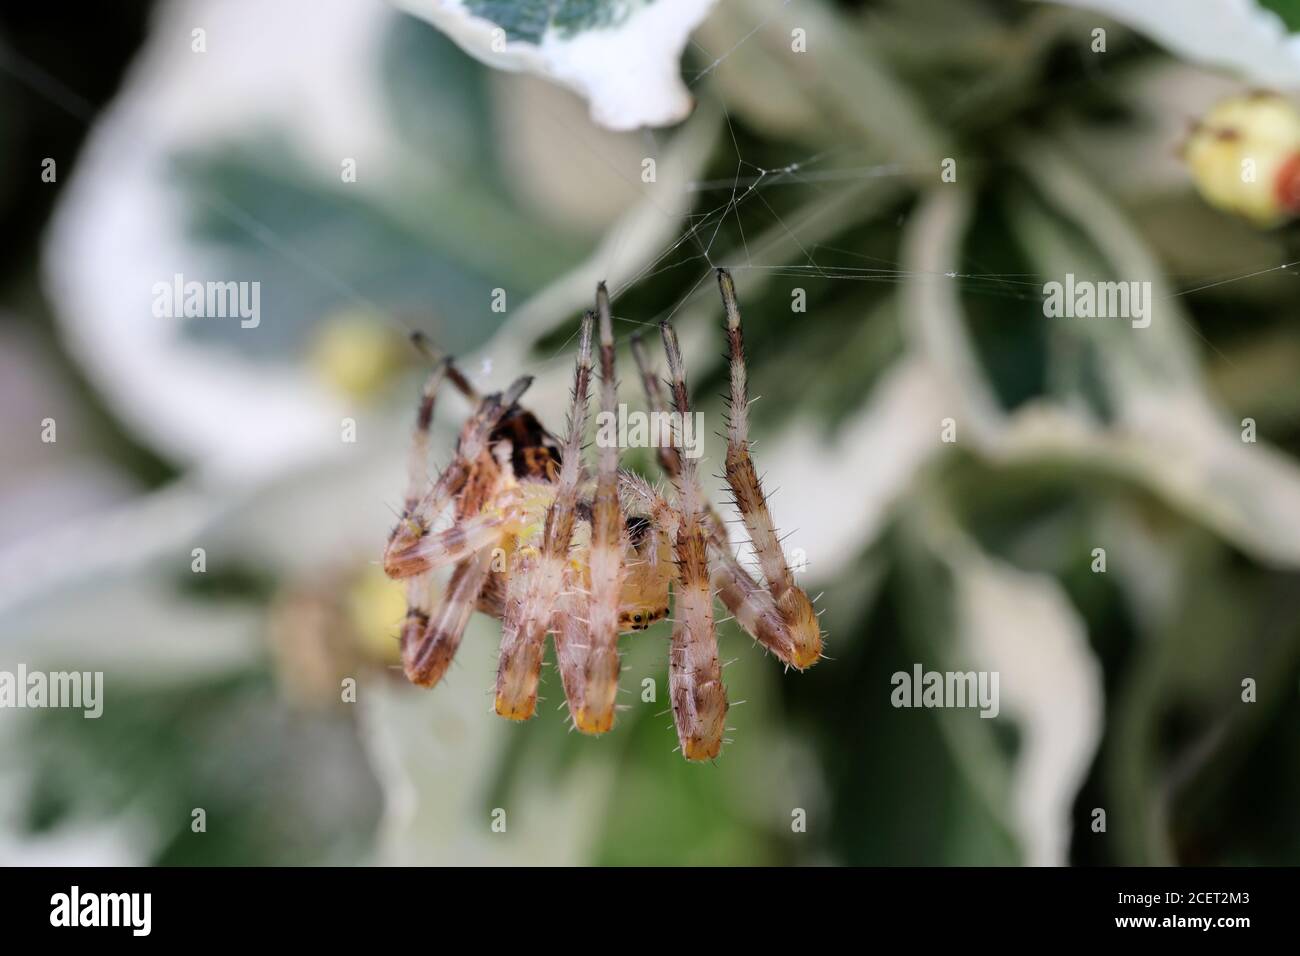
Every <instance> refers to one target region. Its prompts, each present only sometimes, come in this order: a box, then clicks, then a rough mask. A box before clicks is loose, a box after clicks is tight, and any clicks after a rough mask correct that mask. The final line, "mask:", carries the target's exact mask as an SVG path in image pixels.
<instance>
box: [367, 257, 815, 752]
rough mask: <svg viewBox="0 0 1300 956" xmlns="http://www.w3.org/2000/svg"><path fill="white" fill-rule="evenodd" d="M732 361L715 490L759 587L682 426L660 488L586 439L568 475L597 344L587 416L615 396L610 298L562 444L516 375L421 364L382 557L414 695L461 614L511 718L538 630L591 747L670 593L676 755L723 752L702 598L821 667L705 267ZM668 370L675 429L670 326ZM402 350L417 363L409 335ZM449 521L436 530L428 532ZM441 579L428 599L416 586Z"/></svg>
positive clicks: (728, 308)
mask: <svg viewBox="0 0 1300 956" xmlns="http://www.w3.org/2000/svg"><path fill="white" fill-rule="evenodd" d="M717 279H718V286H719V289H720V291H721V294H722V301H723V305H724V307H725V312H726V332H727V342H728V347H729V353H730V369H731V387H730V414H729V415H728V417H727V454H726V475H725V477H726V481H727V484H728V486H729V487H730V489H731V493H732V498H733V504H734V506H735V507H736V509H737V510H738V512H739V514H740V517H741V519H742V520H743V522H744V524H745V527H746V530H747V532H748V534H749V538H750V540H751V542H752V543H753V546H754V552H755V554H756V556H757V559H758V563H759V567H760V569H761V571H762V580H761V581H759V580H756V579H755V578H754V577H753V576H751V574H750V573H749V571H748V570H747V569H746V568H745V567H744V566H742V564H741V563H740V561H739V560H738V559H737V558H736V555H735V554H734V552H733V551H732V548H731V545H730V542H729V540H728V535H727V533H726V529H725V526H724V524H723V522H722V520H721V519H720V518H719V516H718V514H717V513H716V511H715V510H714V509H713V507H712V506H711V505H710V504H709V502H708V500H707V499H706V497H705V495H704V493H703V491H702V489H701V485H700V478H699V475H698V473H697V464H696V462H695V461H694V460H693V459H692V458H691V457H690V456H689V455H687V454H684V453H683V445H682V435H681V432H680V429H674V432H673V442H672V444H671V446H669V447H660V448H659V449H658V458H659V463H660V465H661V467H662V468H663V470H664V471H665V472H666V473H667V475H668V477H669V479H670V484H671V492H668V491H660V490H658V489H657V488H655V487H654V486H652V485H651V484H650V483H649V482H647V481H646V480H644V479H643V478H641V477H639V476H637V475H635V474H632V473H629V472H624V471H620V469H619V450H618V448H617V447H616V446H615V445H614V444H613V443H608V442H606V443H602V444H601V445H600V447H599V448H598V451H597V462H596V472H595V477H594V479H592V478H591V476H590V475H589V474H588V473H587V472H586V471H585V470H584V467H583V463H582V448H583V435H584V431H585V428H586V425H587V418H588V393H589V391H590V387H591V377H592V339H593V332H594V330H595V329H596V328H597V327H598V329H599V343H600V407H601V410H602V411H603V412H609V413H613V412H614V410H615V403H616V400H617V391H618V384H617V381H616V378H615V350H614V335H613V329H612V318H611V315H610V303H609V295H608V292H607V291H606V288H605V285H604V283H601V284H600V285H599V286H598V287H597V291H596V308H595V309H594V311H588V312H587V313H586V314H585V315H584V317H583V319H582V325H581V329H580V332H579V342H578V355H577V363H576V368H575V371H574V382H573V394H572V406H571V409H570V412H569V423H568V433H567V435H566V437H565V440H564V442H563V445H561V444H560V443H559V442H557V440H556V439H555V438H554V437H553V436H552V435H551V433H549V432H548V431H547V430H546V429H545V428H543V427H542V425H541V423H540V422H539V421H538V419H537V418H536V417H535V416H534V415H533V413H532V412H530V411H528V410H527V409H525V408H524V407H523V406H521V405H520V404H519V400H520V398H521V397H522V396H523V394H524V392H525V391H526V390H527V388H528V386H529V385H530V384H531V379H530V378H528V377H523V378H520V379H517V380H516V381H515V382H514V383H513V384H511V385H510V387H509V388H507V389H506V390H505V391H504V392H503V393H495V394H491V395H485V396H484V395H480V394H478V392H477V391H476V390H475V389H474V387H473V386H472V385H471V384H470V383H469V381H468V380H467V379H466V378H465V377H464V375H462V374H461V373H460V372H459V371H458V370H457V369H456V367H455V365H454V364H453V362H452V360H451V359H450V358H449V357H442V358H438V357H437V356H436V355H435V356H434V358H435V364H434V368H433V371H432V372H431V374H430V376H429V379H428V381H427V383H426V384H425V386H424V390H423V392H422V394H421V397H420V402H419V410H418V414H417V416H416V428H415V433H414V438H413V440H412V446H411V457H410V474H409V485H408V488H407V494H406V500H405V505H404V509H403V512H402V515H401V518H400V520H399V521H398V523H397V526H396V527H395V528H394V529H393V531H392V533H391V534H390V536H389V539H388V544H387V547H386V548H385V551H384V570H385V571H386V572H387V574H388V575H389V576H390V577H392V578H398V579H404V580H405V581H406V582H407V585H406V587H407V603H408V610H407V614H406V619H405V620H404V622H403V624H402V629H401V637H400V641H401V652H402V665H403V669H404V671H405V673H406V676H407V678H408V679H409V680H410V681H411V682H412V683H415V684H418V685H421V686H425V687H432V686H433V685H434V684H436V683H438V681H439V680H440V679H441V678H442V676H443V674H445V673H446V671H447V668H448V666H449V665H450V664H451V661H452V658H453V656H454V655H455V653H456V649H457V647H458V646H459V645H460V641H461V637H462V635H463V634H464V631H465V626H466V624H467V623H468V621H469V617H470V614H471V613H472V612H473V611H474V610H475V609H476V608H477V609H478V610H479V611H482V612H483V613H486V614H489V615H491V616H492V617H495V618H498V619H500V620H501V624H502V636H501V652H500V657H499V659H498V663H497V676H496V699H495V707H496V712H497V713H498V714H499V715H501V716H502V717H506V718H508V719H510V720H527V719H528V718H530V717H532V716H533V714H534V712H535V710H536V707H537V690H538V681H539V678H540V674H541V667H542V657H543V653H544V650H545V642H546V637H547V635H548V634H551V635H553V636H554V640H555V654H556V665H557V668H558V670H559V672H560V678H561V683H562V685H563V688H564V693H565V696H566V698H567V702H568V708H569V713H570V715H571V716H572V719H573V725H574V726H575V727H576V728H577V729H578V730H579V731H581V732H583V733H585V734H602V733H605V732H606V731H608V730H609V729H610V728H611V727H612V726H613V724H614V712H615V698H616V695H617V693H618V675H619V654H618V637H619V634H621V633H626V632H629V631H641V630H645V629H646V628H647V627H649V626H650V625H651V624H653V623H654V622H656V621H659V620H661V619H663V618H666V617H668V614H669V595H670V593H671V594H672V604H673V607H674V608H675V613H674V615H673V630H672V642H671V649H670V653H669V690H670V696H671V700H672V712H673V720H674V723H675V724H676V728H677V736H678V741H679V744H680V749H681V751H682V754H683V756H685V758H686V759H687V760H692V761H698V760H711V759H713V758H714V757H716V756H717V755H718V753H719V751H720V750H721V747H722V742H723V731H724V729H725V718H726V714H727V707H728V704H727V695H726V690H725V688H724V687H723V683H722V669H721V666H720V664H719V661H718V644H717V633H716V627H717V625H716V622H715V620H714V602H713V599H714V596H715V594H716V596H717V597H719V598H720V599H721V600H722V603H723V604H724V605H725V606H726V608H727V609H728V611H730V613H731V614H732V615H733V616H734V617H735V619H736V621H737V622H738V623H739V624H740V626H741V627H742V628H744V630H745V631H746V632H748V633H749V634H750V635H751V636H752V637H753V638H754V639H755V640H756V641H758V643H759V644H761V645H762V646H763V647H764V648H766V649H767V650H769V651H771V652H772V653H773V654H775V655H776V656H777V658H779V659H780V660H781V661H783V662H784V663H785V664H786V665H788V666H790V667H794V668H796V669H797V670H803V669H805V668H807V667H810V666H812V665H813V664H814V663H816V662H817V660H818V659H819V658H820V657H821V652H822V634H821V629H820V626H819V623H818V620H817V614H816V612H814V610H813V606H812V602H811V601H809V599H808V596H807V594H805V593H804V591H803V589H802V588H800V587H799V586H798V585H796V584H795V581H794V575H793V573H792V572H791V569H790V565H789V562H787V560H786V557H785V554H784V552H783V551H782V547H781V542H780V539H779V538H778V536H777V533H776V529H775V527H774V525H773V523H772V518H771V515H770V514H769V511H768V505H767V499H766V498H765V497H764V494H763V490H762V485H761V482H760V480H759V477H758V475H757V473H756V472H755V470H754V464H753V461H752V460H751V458H750V454H749V438H748V431H749V414H748V412H749V400H748V397H747V393H746V381H745V353H744V343H743V339H742V334H741V326H740V309H739V307H738V305H737V302H736V294H735V286H734V285H733V282H732V278H731V276H730V274H729V273H727V272H726V270H723V269H719V270H718V271H717ZM660 333H661V336H662V339H663V345H664V351H665V353H666V355H667V359H668V371H669V378H668V380H667V382H666V383H664V384H667V385H668V387H669V389H670V391H671V395H672V404H673V408H674V410H675V411H676V412H677V413H679V414H680V416H681V420H682V421H685V420H686V416H688V415H689V413H690V398H689V394H688V392H687V388H686V375H685V370H684V368H683V364H682V356H681V351H680V349H679V348H678V344H677V335H676V332H675V331H674V330H673V327H672V326H671V325H670V324H669V323H668V322H667V321H664V322H662V323H661V324H660ZM417 345H422V346H423V347H424V348H425V350H426V351H429V349H428V345H427V343H425V342H422V340H420V337H419V336H418V334H417ZM631 346H632V354H633V357H634V359H635V361H636V363H637V366H638V369H639V371H640V376H641V380H642V384H643V385H644V388H645V392H646V397H647V401H648V403H649V405H650V407H651V410H652V411H654V412H664V413H666V411H667V402H666V400H665V396H664V394H663V389H662V388H661V382H660V379H659V377H658V375H657V374H656V372H655V370H654V368H653V366H652V365H651V364H650V362H649V361H648V359H647V356H646V350H645V347H644V344H643V343H642V341H641V339H640V337H639V335H636V336H633V338H632V343H631ZM444 381H449V382H450V383H451V384H452V385H453V387H455V388H456V389H457V390H458V391H460V392H461V393H462V394H463V395H464V396H465V397H466V398H468V399H469V400H470V401H471V402H473V403H474V405H475V410H474V412H473V414H472V415H471V416H470V417H469V419H468V420H467V421H466V422H465V424H464V425H463V427H462V428H461V431H460V436H459V439H458V441H457V446H456V452H455V455H454V456H453V458H452V460H451V463H450V464H449V465H448V466H447V468H446V469H445V470H444V471H443V472H442V473H441V474H440V475H439V476H438V478H437V480H436V481H433V482H432V483H431V484H430V483H429V481H428V480H427V479H426V478H425V477H424V476H425V473H426V472H425V469H426V462H427V458H428V452H429V426H430V422H431V420H432V418H433V408H434V400H435V397H436V394H437V392H438V390H439V388H440V386H441V385H442V384H443V383H444ZM448 509H450V512H451V515H452V523H451V525H450V526H449V527H447V528H446V529H445V530H434V524H435V521H436V520H437V519H439V517H440V516H441V515H442V514H443V513H444V512H445V511H447V510H448ZM447 565H451V566H452V567H453V570H452V573H451V578H450V581H449V582H448V584H447V586H446V588H445V590H444V591H443V593H442V596H441V599H440V600H438V601H436V602H435V596H434V592H433V585H432V578H433V572H434V571H436V570H437V569H438V568H440V567H444V566H447Z"/></svg>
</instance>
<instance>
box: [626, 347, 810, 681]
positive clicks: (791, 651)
mask: <svg viewBox="0 0 1300 956" xmlns="http://www.w3.org/2000/svg"><path fill="white" fill-rule="evenodd" d="M632 355H633V356H634V357H635V359H636V363H637V367H638V369H639V370H640V372H641V381H642V384H643V385H644V386H645V393H646V401H647V402H648V403H649V405H650V409H651V411H654V412H665V411H667V405H666V403H665V401H664V395H663V390H662V389H661V388H660V382H659V376H658V375H657V374H656V372H655V370H654V367H653V366H652V365H651V364H650V362H649V360H648V359H647V357H646V354H645V350H644V349H643V348H642V346H641V342H640V339H639V337H638V336H636V335H634V336H633V337H632ZM659 463H660V465H661V466H662V467H663V469H664V472H665V473H666V474H667V475H668V476H669V477H670V478H672V479H673V480H674V481H677V480H679V478H680V473H681V458H680V457H678V455H677V451H676V449H673V448H667V447H664V446H660V448H659ZM631 490H632V491H633V492H634V493H639V495H640V496H641V497H642V498H643V499H644V500H645V502H646V504H647V506H648V507H651V508H652V509H654V510H655V511H657V512H659V513H662V509H663V508H664V507H666V506H667V505H666V503H665V502H663V500H662V498H659V499H658V502H657V503H656V501H655V499H656V498H658V496H657V495H647V494H646V492H645V491H642V490H641V489H639V488H637V487H635V486H633V487H632V489H631ZM705 509H706V512H707V517H708V520H709V523H710V526H711V535H710V538H711V542H710V543H711V546H712V553H713V555H714V560H713V566H712V571H711V578H712V581H713V588H714V590H715V591H717V594H718V597H719V599H720V600H721V601H722V603H723V604H724V605H725V606H726V608H727V610H728V611H729V612H731V614H732V616H733V617H735V619H736V623H737V624H739V625H740V627H741V628H742V629H743V630H744V631H745V633H747V634H749V635H750V636H751V637H753V638H754V640H756V641H758V642H759V643H760V644H762V645H763V646H764V647H766V648H767V649H768V650H770V651H771V652H772V653H773V654H775V655H776V656H777V658H778V659H780V660H781V661H783V662H785V663H786V664H789V665H791V666H792V667H799V666H800V665H799V664H798V663H797V661H798V660H799V657H800V652H799V650H798V648H797V647H796V645H795V640H794V636H793V632H792V630H791V628H790V626H789V625H788V624H787V623H786V622H785V620H784V619H783V618H782V617H781V613H780V611H778V610H777V606H776V601H775V599H774V598H773V597H772V595H771V593H770V592H769V591H768V590H767V589H766V588H764V587H763V585H762V584H760V583H759V582H757V581H755V580H754V579H753V577H752V576H751V575H750V574H749V572H748V571H746V570H745V568H744V566H743V565H741V563H740V562H739V561H738V560H737V559H736V556H735V553H734V552H733V551H732V550H731V543H730V540H729V539H728V536H727V528H726V525H724V524H723V523H722V519H721V518H720V517H719V516H718V514H717V512H715V511H714V510H713V507H712V505H710V504H708V503H707V502H706V503H705ZM656 525H657V526H658V527H664V528H668V527H671V528H674V529H675V528H676V522H675V521H674V522H672V523H671V525H670V524H669V523H668V522H665V521H664V520H663V519H662V518H660V519H658V520H657V521H656ZM670 533H671V534H675V533H676V532H675V531H670Z"/></svg>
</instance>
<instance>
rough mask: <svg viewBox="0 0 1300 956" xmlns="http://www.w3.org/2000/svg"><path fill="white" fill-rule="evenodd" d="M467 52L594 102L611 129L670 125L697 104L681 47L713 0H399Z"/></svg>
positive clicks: (596, 114)
mask: <svg viewBox="0 0 1300 956" xmlns="http://www.w3.org/2000/svg"><path fill="white" fill-rule="evenodd" d="M394 2H395V3H396V4H397V5H398V6H399V7H401V8H402V9H404V10H406V11H408V12H409V13H412V14H414V15H416V16H418V17H422V18H423V19H426V20H428V21H429V22H430V23H432V24H434V25H435V26H436V27H438V29H440V30H442V31H443V32H445V33H446V34H447V35H448V36H449V37H451V38H452V39H453V40H455V41H456V43H457V44H459V45H460V46H461V47H462V48H463V49H464V50H465V51H466V52H467V53H469V54H471V55H472V56H475V57H477V58H478V59H480V60H482V61H483V62H484V63H487V64H489V65H490V66H495V67H498V68H500V69H503V70H524V71H528V72H531V73H536V74H538V75H540V76H544V77H546V78H548V79H550V80H553V81H555V82H556V83H560V84H562V85H563V86H566V87H568V88H569V89H571V90H573V91H574V92H576V93H578V94H579V95H580V96H583V97H585V98H586V99H587V100H588V101H589V103H590V104H591V117H592V119H593V120H595V121H596V122H597V123H599V124H601V125H602V126H606V127H609V128H610V129H636V128H637V127H640V126H667V125H670V124H672V123H676V122H679V121H680V120H682V119H685V118H686V116H687V114H688V113H690V111H691V104H692V98H691V94H690V91H689V90H687V88H686V85H685V84H684V83H683V82H682V79H681V73H680V70H681V67H680V60H681V55H682V50H683V49H685V47H686V43H687V41H688V40H689V39H690V35H691V31H692V30H694V29H695V28H696V27H697V26H698V25H699V24H700V22H701V21H702V20H703V19H704V18H705V16H707V14H708V12H709V9H710V8H711V7H712V6H713V3H714V0H527V2H520V3H507V2H501V0H394Z"/></svg>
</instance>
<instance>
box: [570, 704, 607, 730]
mask: <svg viewBox="0 0 1300 956" xmlns="http://www.w3.org/2000/svg"><path fill="white" fill-rule="evenodd" d="M573 725H574V726H575V727H577V728H578V730H579V731H580V732H582V733H584V734H592V735H595V734H603V733H607V732H608V731H609V730H610V729H611V728H613V726H614V711H613V710H612V709H611V710H607V711H601V712H598V711H593V710H588V709H587V708H586V707H579V708H578V709H577V711H576V712H575V713H574V715H573Z"/></svg>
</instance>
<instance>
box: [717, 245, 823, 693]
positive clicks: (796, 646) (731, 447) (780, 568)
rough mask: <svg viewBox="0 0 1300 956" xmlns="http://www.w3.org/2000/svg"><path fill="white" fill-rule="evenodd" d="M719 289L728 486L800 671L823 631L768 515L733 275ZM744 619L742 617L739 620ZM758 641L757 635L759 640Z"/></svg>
mask: <svg viewBox="0 0 1300 956" xmlns="http://www.w3.org/2000/svg"><path fill="white" fill-rule="evenodd" d="M718 288H719V289H720V290H721V292H722V302H723V305H724V307H725V308H726V312H727V347H728V351H729V353H730V356H731V397H730V401H731V408H730V414H729V416H728V422H727V467H726V471H727V485H728V486H729V487H730V488H731V493H732V495H733V497H734V499H735V504H736V508H737V510H738V511H739V512H740V516H741V518H742V519H743V520H744V522H745V528H746V530H747V531H748V532H749V539H750V541H751V542H752V543H753V545H754V553H755V555H756V556H757V558H758V564H759V567H760V568H761V569H762V571H763V577H764V579H765V580H766V581H767V587H768V590H769V591H771V592H772V598H773V600H774V601H775V602H776V607H777V611H778V612H779V613H780V615H781V619H782V620H783V621H784V622H785V624H786V626H787V628H788V629H789V633H790V638H791V640H792V641H793V647H792V649H791V651H790V656H789V657H788V658H783V659H786V660H788V662H789V663H790V664H791V665H793V666H794V667H797V668H799V669H803V668H805V667H811V666H812V665H813V664H815V663H817V660H818V658H820V657H821V653H822V636H821V628H820V627H819V626H818V623H817V614H816V613H815V612H814V611H813V607H812V602H811V601H809V600H808V595H807V594H805V593H804V591H803V589H802V588H800V587H799V586H797V585H796V584H795V583H794V574H793V573H792V572H791V571H790V566H789V564H788V563H787V562H786V559H785V552H784V551H783V550H782V549H781V540H780V538H779V537H778V535H777V533H776V528H775V526H774V525H773V523H772V516H771V514H770V513H769V511H768V506H767V498H766V497H765V496H764V494H763V486H762V482H761V481H760V480H759V477H758V473H757V472H756V471H755V470H754V462H753V459H752V458H750V455H749V395H748V391H747V387H746V381H745V343H744V336H743V334H742V332H741V328H740V306H739V304H738V303H737V302H736V289H735V286H734V284H733V283H732V281H731V274H730V273H729V272H727V271H726V270H725V269H719V270H718ZM737 616H738V617H739V615H737ZM756 636H757V635H756Z"/></svg>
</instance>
